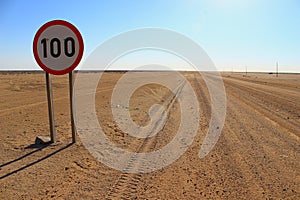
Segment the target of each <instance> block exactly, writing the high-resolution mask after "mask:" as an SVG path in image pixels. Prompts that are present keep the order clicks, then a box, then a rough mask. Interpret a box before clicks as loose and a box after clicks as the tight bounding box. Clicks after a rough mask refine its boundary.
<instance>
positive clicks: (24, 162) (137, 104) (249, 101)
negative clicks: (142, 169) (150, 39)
mask: <svg viewBox="0 0 300 200" xmlns="http://www.w3.org/2000/svg"><path fill="white" fill-rule="evenodd" d="M135 73H138V72H135ZM151 73H152V72H149V76H151ZM153 73H154V72H153ZM123 74H124V73H123V72H105V73H104V74H103V76H102V78H101V80H100V82H99V84H98V88H97V93H96V99H95V100H96V105H95V108H96V111H97V117H98V121H99V123H100V125H101V127H102V129H103V130H104V132H105V134H106V135H107V137H108V138H109V139H110V140H111V141H112V142H113V143H114V144H115V145H116V146H118V147H120V148H124V149H126V150H128V151H132V152H138V153H141V152H144V153H145V152H151V151H155V150H157V149H160V148H162V147H163V146H165V145H166V144H168V142H170V140H171V139H172V138H173V137H174V136H175V134H176V130H177V129H178V126H179V122H180V117H181V115H180V103H179V102H178V101H177V100H176V98H175V97H176V94H173V93H172V92H171V91H170V90H169V89H168V88H166V87H164V86H161V85H158V84H148V85H145V86H143V87H141V88H139V89H138V90H137V91H136V92H135V93H134V94H133V95H132V97H131V99H130V102H129V105H124V106H123V107H121V108H123V109H128V111H129V112H130V115H131V117H132V119H133V121H134V122H135V123H137V124H139V125H142V126H144V125H147V124H148V123H149V116H148V110H149V108H150V107H151V106H152V105H153V104H155V103H158V104H161V105H163V106H164V107H165V108H166V110H167V123H166V125H165V126H164V128H163V129H162V130H161V131H160V132H159V133H157V134H156V135H155V136H153V137H151V138H147V139H138V138H133V137H132V136H130V135H129V134H127V133H126V132H123V131H122V130H121V128H120V127H119V126H118V125H117V124H116V123H115V121H114V119H113V116H112V112H111V104H110V102H111V94H112V91H113V89H114V86H115V84H116V83H117V81H118V80H119V79H120V77H122V75H123ZM157 74H159V75H158V76H162V78H165V79H167V78H168V76H171V75H172V74H170V73H167V72H161V73H157V72H156V75H157ZM182 74H183V76H184V77H185V78H186V79H187V80H188V81H189V83H190V84H191V86H192V87H193V89H194V91H195V93H196V95H197V98H198V101H199V106H200V110H201V112H200V113H199V117H200V123H199V128H198V131H197V135H196V136H195V138H194V140H193V143H192V144H191V145H190V147H189V149H188V150H187V151H186V152H185V153H184V154H183V155H182V156H181V157H180V158H179V159H178V160H176V161H175V162H174V163H172V164H171V165H169V166H166V167H164V168H162V169H160V170H157V171H155V172H151V173H145V174H128V173H123V172H120V171H117V170H115V169H111V168H109V167H107V166H106V165H104V164H103V163H101V162H100V161H98V160H97V159H96V158H94V157H93V156H92V155H91V154H90V153H89V151H88V150H87V149H86V148H85V147H84V145H83V144H82V142H81V141H80V137H78V141H77V143H76V144H71V128H70V113H69V93H68V77H67V75H63V76H55V77H53V97H54V108H55V123H56V132H57V140H58V141H57V142H56V143H55V144H51V145H37V144H35V138H36V136H39V135H45V136H47V135H49V125H48V111H47V99H46V86H45V75H44V73H34V72H23V73H20V72H19V73H14V72H10V73H8V72H1V73H0V141H1V142H0V199H300V162H299V161H300V74H279V76H278V77H276V75H275V74H267V73H248V74H247V75H246V74H243V73H230V72H228V73H222V78H223V82H224V85H225V91H226V95H227V110H226V120H225V124H224V127H223V130H222V134H221V136H220V138H219V140H218V142H217V144H216V146H215V147H214V149H213V150H212V151H211V152H210V153H209V154H208V155H207V156H206V157H205V158H202V159H200V158H199V157H198V152H199V150H200V147H201V144H202V142H203V139H204V137H205V135H206V133H207V130H208V127H209V121H210V116H211V113H210V111H211V106H210V95H209V93H208V89H207V87H206V85H205V82H204V80H203V78H202V77H201V76H200V75H199V74H198V73H195V72H183V73H182ZM152 75H153V74H152ZM174 98H175V100H174ZM121 108H120V109H121Z"/></svg>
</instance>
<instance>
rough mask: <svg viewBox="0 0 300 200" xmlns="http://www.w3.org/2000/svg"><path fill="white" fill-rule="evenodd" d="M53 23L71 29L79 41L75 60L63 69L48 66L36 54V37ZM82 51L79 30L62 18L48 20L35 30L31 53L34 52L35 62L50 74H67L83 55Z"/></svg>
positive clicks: (82, 45)
mask: <svg viewBox="0 0 300 200" xmlns="http://www.w3.org/2000/svg"><path fill="white" fill-rule="evenodd" d="M54 25H62V26H66V27H68V28H69V29H71V30H72V31H73V32H74V33H75V35H76V37H77V39H78V41H79V52H78V56H77V58H76V60H75V61H74V62H73V64H72V65H71V66H70V67H68V68H66V69H64V70H53V69H50V68H48V67H47V66H46V65H45V64H44V63H43V62H42V61H41V59H40V58H39V55H38V50H37V43H38V39H39V37H40V35H41V34H42V33H43V32H44V31H45V30H46V29H47V28H49V27H50V26H54ZM83 51H84V43H83V39H82V36H81V34H80V32H79V30H78V29H77V28H76V27H75V26H74V25H73V24H71V23H69V22H67V21H64V20H53V21H49V22H47V23H45V24H44V25H43V26H42V27H41V28H39V30H38V31H37V32H36V34H35V36H34V40H33V54H34V58H35V60H36V62H37V63H38V65H39V66H40V67H41V68H42V69H43V70H44V71H46V72H48V73H50V74H54V75H63V74H67V73H69V72H71V71H73V70H74V69H75V68H76V67H77V65H78V64H79V63H80V61H81V59H82V56H83Z"/></svg>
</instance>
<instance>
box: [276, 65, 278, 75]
mask: <svg viewBox="0 0 300 200" xmlns="http://www.w3.org/2000/svg"><path fill="white" fill-rule="evenodd" d="M276 77H278V62H276Z"/></svg>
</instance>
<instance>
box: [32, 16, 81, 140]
mask: <svg viewBox="0 0 300 200" xmlns="http://www.w3.org/2000/svg"><path fill="white" fill-rule="evenodd" d="M83 50H84V44H83V39H82V36H81V34H80V32H79V31H78V29H77V28H76V27H75V26H74V25H72V24H71V23H69V22H66V21H63V20H53V21H50V22H47V23H46V24H44V25H43V26H41V28H40V29H39V30H38V31H37V33H36V34H35V37H34V40H33V54H34V57H35V59H36V62H37V63H38V65H39V66H40V67H41V68H42V69H43V70H44V71H45V72H46V85H47V101H48V113H49V125H50V142H52V143H53V142H56V131H55V122H54V105H53V97H52V79H51V74H54V75H63V74H67V73H69V89H70V113H71V127H72V142H73V143H75V142H76V127H75V120H74V95H73V83H74V81H73V70H74V69H75V68H76V67H77V65H78V64H79V62H80V60H81V58H82V55H83Z"/></svg>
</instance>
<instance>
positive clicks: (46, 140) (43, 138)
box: [35, 136, 51, 144]
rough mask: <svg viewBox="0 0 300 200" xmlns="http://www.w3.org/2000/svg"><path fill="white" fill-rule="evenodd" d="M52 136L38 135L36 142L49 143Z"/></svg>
mask: <svg viewBox="0 0 300 200" xmlns="http://www.w3.org/2000/svg"><path fill="white" fill-rule="evenodd" d="M50 142H51V138H50V137H49V136H37V137H36V138H35V144H49V143H50Z"/></svg>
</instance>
